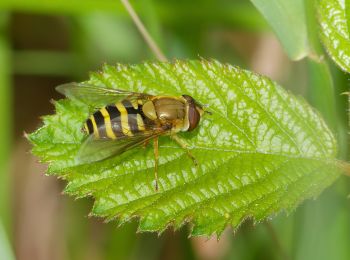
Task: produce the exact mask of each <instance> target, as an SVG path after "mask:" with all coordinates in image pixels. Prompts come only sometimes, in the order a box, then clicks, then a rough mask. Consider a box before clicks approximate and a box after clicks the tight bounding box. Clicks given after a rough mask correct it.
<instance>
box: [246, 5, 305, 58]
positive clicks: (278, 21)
mask: <svg viewBox="0 0 350 260" xmlns="http://www.w3.org/2000/svg"><path fill="white" fill-rule="evenodd" d="M251 2H252V3H253V4H254V5H255V6H256V8H257V9H258V10H259V11H260V12H261V13H262V15H263V16H264V17H265V19H266V20H267V22H268V23H269V24H270V26H271V27H272V28H273V30H274V31H275V33H276V35H277V37H278V39H279V40H280V42H281V43H282V45H283V47H284V49H285V50H286V52H287V54H288V56H289V57H290V58H291V59H293V60H300V59H302V58H304V57H305V56H307V54H308V52H309V46H308V36H307V25H306V24H307V23H306V17H305V8H304V1H303V0H269V1H266V0H251Z"/></svg>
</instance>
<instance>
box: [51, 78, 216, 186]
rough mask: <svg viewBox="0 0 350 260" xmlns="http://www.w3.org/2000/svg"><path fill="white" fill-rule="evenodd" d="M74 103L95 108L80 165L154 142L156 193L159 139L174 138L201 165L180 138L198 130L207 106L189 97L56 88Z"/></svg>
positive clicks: (78, 86)
mask: <svg viewBox="0 0 350 260" xmlns="http://www.w3.org/2000/svg"><path fill="white" fill-rule="evenodd" d="M56 90H57V91H58V92H60V93H61V94H63V95H65V96H67V97H68V98H71V99H79V100H81V101H84V102H86V103H88V104H93V105H94V107H96V109H97V110H96V111H95V112H94V113H93V114H92V115H90V116H89V118H88V119H87V120H86V122H85V124H84V128H83V131H84V132H85V133H86V134H87V137H86V139H85V141H84V142H83V144H82V146H81V148H80V150H79V152H78V156H77V157H78V158H77V159H78V161H79V162H80V163H91V162H96V161H101V160H104V159H107V158H110V157H114V156H116V155H119V154H122V153H123V152H125V151H127V150H129V149H132V148H134V147H136V146H140V145H142V144H144V145H147V143H148V142H149V141H150V140H152V139H153V141H154V155H155V166H154V174H155V190H156V191H158V157H159V153H158V137H159V136H162V135H166V136H170V138H172V139H173V140H174V141H175V142H177V143H178V144H179V145H180V147H182V148H183V149H185V150H186V151H187V154H188V156H189V157H190V158H191V159H192V160H193V162H194V164H195V165H197V162H196V159H195V158H194V157H193V155H192V154H191V152H190V151H189V149H188V147H187V144H186V143H185V142H184V141H182V140H181V139H180V138H179V137H178V136H177V135H176V134H177V133H178V132H180V131H183V132H186V131H192V130H194V129H195V128H196V127H197V126H198V124H199V122H200V119H201V117H202V116H203V114H204V112H207V113H209V112H208V111H205V110H204V109H203V106H202V105H200V104H199V103H198V102H196V101H195V100H194V99H193V98H192V97H191V96H189V95H182V96H179V97H175V96H154V95H149V94H146V93H138V92H130V91H125V90H118V89H109V88H104V87H98V86H94V85H90V84H85V83H68V84H64V85H60V86H58V87H57V88H56Z"/></svg>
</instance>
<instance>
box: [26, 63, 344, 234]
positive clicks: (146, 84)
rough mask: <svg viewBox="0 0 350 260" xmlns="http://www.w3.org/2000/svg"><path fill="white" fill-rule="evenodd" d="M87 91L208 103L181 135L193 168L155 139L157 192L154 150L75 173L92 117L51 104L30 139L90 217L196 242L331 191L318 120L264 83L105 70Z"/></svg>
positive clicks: (330, 168)
mask: <svg viewBox="0 0 350 260" xmlns="http://www.w3.org/2000/svg"><path fill="white" fill-rule="evenodd" d="M88 83H89V84H96V85H99V86H104V87H107V88H118V89H125V90H131V91H138V92H144V93H149V94H156V95H162V94H167V95H176V96H179V95H181V94H189V95H192V96H193V97H194V98H195V99H196V100H198V101H199V102H200V103H202V104H207V105H208V106H209V108H208V109H209V110H210V111H211V112H212V115H206V116H205V117H204V118H203V120H202V121H201V123H200V126H199V127H198V129H197V130H195V131H193V132H191V133H181V134H180V136H181V137H182V138H183V139H184V140H185V141H186V142H187V143H188V144H189V146H190V148H191V151H192V153H193V155H194V156H195V157H196V159H197V161H198V162H199V166H198V167H196V166H194V165H193V162H192V160H191V159H190V158H188V156H187V154H186V152H185V151H184V150H182V149H181V148H179V147H178V146H177V145H176V144H175V143H174V142H173V141H171V140H170V139H169V138H168V137H166V136H164V137H161V138H160V165H159V192H155V191H154V156H153V148H152V147H151V145H149V147H147V148H146V149H142V148H135V149H133V150H129V151H127V152H126V153H124V154H122V155H121V156H118V157H115V158H112V159H109V160H105V161H102V162H97V163H93V164H88V165H76V160H75V156H76V154H77V152H78V150H79V148H80V145H81V142H82V140H83V138H84V135H83V133H82V132H81V131H80V129H81V127H82V124H83V122H84V121H85V119H86V118H87V117H88V115H89V113H91V112H92V111H93V110H91V109H90V108H89V105H88V104H85V103H83V102H80V101H78V100H67V99H65V100H60V101H57V102H56V114H55V115H50V116H46V117H44V125H43V126H42V127H41V128H39V129H38V130H37V131H36V132H34V133H32V134H30V135H29V136H28V138H29V140H30V141H31V142H32V143H33V145H34V147H33V152H34V154H36V155H38V156H39V157H41V158H42V160H43V161H44V162H48V163H49V169H48V173H49V174H55V175H57V176H59V177H61V178H64V179H66V180H67V181H68V185H67V187H66V189H65V192H66V193H68V194H71V195H74V196H77V197H86V196H92V197H94V198H95V203H94V206H93V210H92V214H93V215H95V216H101V217H105V218H106V219H108V220H112V219H115V220H116V221H117V222H118V223H119V224H122V223H124V222H127V221H129V220H130V219H132V218H135V217H136V218H139V219H140V225H139V230H140V231H158V232H161V231H163V230H164V229H165V228H166V227H168V226H169V225H173V226H174V227H175V228H179V227H181V226H182V225H183V224H184V223H186V222H190V223H191V226H192V232H191V233H192V235H211V234H213V233H216V234H220V233H221V232H222V231H223V230H224V228H225V227H227V226H233V227H234V228H236V227H238V225H239V224H240V223H241V222H242V221H243V220H244V219H246V218H253V219H254V220H255V221H261V220H264V219H266V218H268V217H271V216H273V215H275V214H277V213H278V212H280V211H282V210H285V211H287V212H290V211H291V210H293V209H294V208H295V207H296V206H297V205H298V204H299V203H300V202H302V201H303V200H305V199H307V198H310V197H314V196H316V195H317V194H319V193H320V192H321V191H322V190H323V189H325V188H326V187H327V186H329V185H330V184H331V183H332V182H333V181H334V180H335V179H336V178H337V177H338V176H339V173H340V171H339V170H338V168H337V166H336V160H335V156H336V154H337V148H336V142H335V139H334V136H333V135H332V133H331V132H330V130H329V129H328V127H327V126H326V124H325V123H324V121H323V119H322V118H321V117H320V115H319V114H318V113H317V112H316V111H314V110H313V109H312V108H311V107H310V106H309V105H308V104H307V103H306V102H305V101H304V100H303V99H301V98H298V97H295V96H293V95H292V94H290V93H288V92H287V91H285V90H283V89H282V88H281V87H280V86H278V85H277V84H276V83H274V82H272V81H271V80H269V79H268V78H266V77H263V76H260V75H257V74H254V73H252V72H249V71H246V70H242V69H240V68H237V67H233V66H230V65H227V64H221V63H219V62H217V61H205V60H201V61H175V62H174V63H144V64H139V65H132V66H126V65H121V64H118V65H117V66H108V65H106V66H105V67H104V68H103V70H102V72H100V73H93V74H92V75H91V78H90V80H89V81H88Z"/></svg>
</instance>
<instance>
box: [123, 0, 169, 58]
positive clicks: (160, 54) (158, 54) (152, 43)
mask: <svg viewBox="0 0 350 260" xmlns="http://www.w3.org/2000/svg"><path fill="white" fill-rule="evenodd" d="M121 2H122V4H123V5H124V6H125V8H126V10H127V11H128V13H129V15H130V17H131V19H132V20H133V21H134V23H135V25H136V27H137V29H138V30H139V32H140V33H141V35H142V37H143V38H144V40H145V42H146V43H147V45H148V47H149V48H150V49H151V50H152V52H153V53H154V55H155V56H156V57H157V59H158V60H159V61H163V62H166V61H167V58H166V57H165V55H164V54H163V52H162V51H161V50H160V48H159V47H158V45H157V44H156V42H155V41H154V40H153V38H152V37H151V35H150V34H149V33H148V31H147V29H146V27H145V26H144V25H143V23H142V22H141V20H140V18H139V16H138V15H137V14H136V12H135V10H134V9H133V7H132V6H131V4H130V3H129V1H128V0H121Z"/></svg>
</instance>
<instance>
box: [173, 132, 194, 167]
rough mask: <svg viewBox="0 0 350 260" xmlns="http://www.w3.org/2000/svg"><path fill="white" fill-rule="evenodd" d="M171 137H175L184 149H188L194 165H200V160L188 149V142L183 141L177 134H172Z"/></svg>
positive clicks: (187, 151)
mask: <svg viewBox="0 0 350 260" xmlns="http://www.w3.org/2000/svg"><path fill="white" fill-rule="evenodd" d="M170 138H171V139H173V140H174V141H175V142H176V143H177V144H178V145H179V146H180V147H181V148H182V149H184V150H185V151H186V153H187V155H188V157H190V158H191V160H192V161H193V163H194V165H195V166H196V167H197V166H198V161H197V159H196V158H195V157H194V156H193V154H192V153H191V151H190V150H189V149H188V144H187V143H186V142H185V141H183V140H182V139H181V138H180V137H178V136H177V135H171V136H170Z"/></svg>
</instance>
